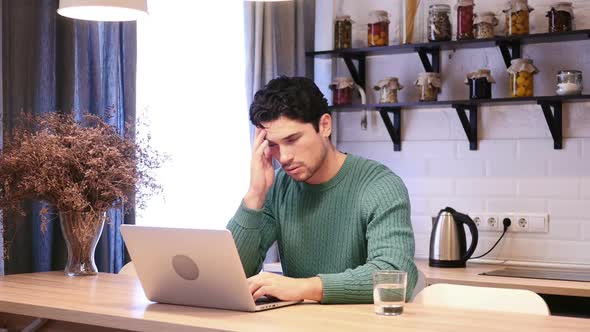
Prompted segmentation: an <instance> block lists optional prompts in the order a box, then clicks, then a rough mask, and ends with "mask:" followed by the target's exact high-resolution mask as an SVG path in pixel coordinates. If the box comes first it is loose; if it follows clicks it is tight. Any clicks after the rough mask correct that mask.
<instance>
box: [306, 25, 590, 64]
mask: <svg viewBox="0 0 590 332" xmlns="http://www.w3.org/2000/svg"><path fill="white" fill-rule="evenodd" d="M586 39H590V29H586V30H575V31H567V32H552V33H536V34H529V35H523V36H510V37H499V36H498V37H495V38H490V39H468V40H454V41H440V42H428V43H417V44H402V45H391V46H379V47H362V48H345V49H339V50H326V51H316V52H306V55H307V56H313V57H320V58H337V57H344V56H347V57H352V58H357V57H365V56H373V55H387V54H404V53H414V52H416V50H417V49H420V48H423V49H435V48H438V49H440V50H442V51H446V50H457V49H468V48H486V47H496V46H498V44H502V43H509V44H511V43H516V42H519V43H520V45H531V44H542V43H555V42H564V41H577V40H586Z"/></svg>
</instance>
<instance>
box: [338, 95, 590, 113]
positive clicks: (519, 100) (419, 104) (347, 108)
mask: <svg viewBox="0 0 590 332" xmlns="http://www.w3.org/2000/svg"><path fill="white" fill-rule="evenodd" d="M585 100H590V95H576V96H539V97H514V98H494V99H477V100H470V99H465V100H445V101H416V102H405V103H396V104H386V103H383V104H364V105H363V104H351V105H338V106H330V107H329V108H330V110H331V111H332V112H358V111H362V110H370V109H380V108H433V107H445V106H448V107H452V106H453V105H496V104H504V105H526V104H530V102H576V101H578V102H579V101H585Z"/></svg>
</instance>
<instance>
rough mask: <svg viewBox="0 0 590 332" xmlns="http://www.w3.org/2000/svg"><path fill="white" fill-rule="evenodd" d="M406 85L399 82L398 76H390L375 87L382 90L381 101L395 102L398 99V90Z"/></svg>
mask: <svg viewBox="0 0 590 332" xmlns="http://www.w3.org/2000/svg"><path fill="white" fill-rule="evenodd" d="M403 88H404V86H403V85H401V84H400V83H399V80H398V78H397V77H388V78H385V79H382V80H381V81H379V82H377V84H375V86H374V87H373V89H375V91H380V94H379V103H390V104H395V103H397V102H398V100H397V91H398V90H401V89H403Z"/></svg>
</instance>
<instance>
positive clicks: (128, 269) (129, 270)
mask: <svg viewBox="0 0 590 332" xmlns="http://www.w3.org/2000/svg"><path fill="white" fill-rule="evenodd" d="M119 274H124V275H128V276H133V277H135V276H137V271H135V264H133V262H129V263H127V264H125V265H123V267H122V268H121V270H120V271H119Z"/></svg>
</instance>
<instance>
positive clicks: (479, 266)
mask: <svg viewBox="0 0 590 332" xmlns="http://www.w3.org/2000/svg"><path fill="white" fill-rule="evenodd" d="M415 263H416V266H417V267H418V269H419V270H420V271H422V273H424V276H425V278H426V283H427V285H432V284H437V283H447V284H458V285H472V286H483V287H499V288H515V289H528V290H530V291H533V292H535V293H538V294H548V295H562V296H580V297H590V282H582V281H562V280H545V279H531V278H516V277H497V276H486V275H480V273H482V272H489V271H493V270H498V269H502V268H506V267H511V268H515V267H516V266H514V265H501V264H483V263H467V267H465V268H441V267H430V266H428V260H427V259H416V260H415ZM264 270H265V271H267V272H276V273H280V272H281V271H282V270H281V264H280V263H271V264H264Z"/></svg>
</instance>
